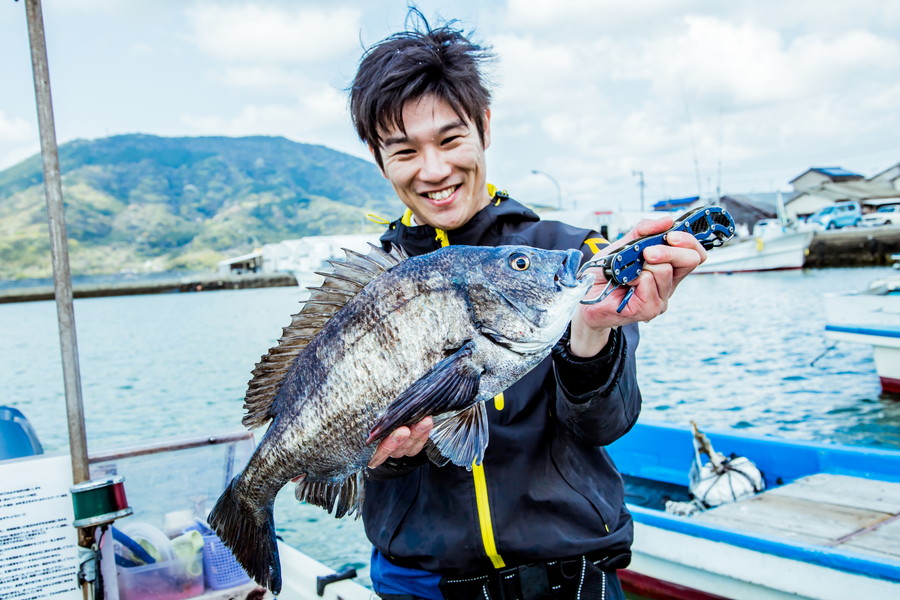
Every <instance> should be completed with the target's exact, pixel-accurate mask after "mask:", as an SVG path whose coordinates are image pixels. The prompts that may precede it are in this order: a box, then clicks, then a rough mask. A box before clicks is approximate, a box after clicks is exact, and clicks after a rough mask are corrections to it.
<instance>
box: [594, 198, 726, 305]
mask: <svg viewBox="0 0 900 600" xmlns="http://www.w3.org/2000/svg"><path fill="white" fill-rule="evenodd" d="M734 229H735V226H734V219H732V218H731V215H730V214H728V211H727V210H725V209H724V208H721V207H718V206H701V207H700V208H695V209H694V210H691V211H689V212H687V213H685V214H683V215H681V216H680V217H679V218H678V219H677V220H676V221H675V224H674V225H672V227H671V228H670V229H668V230H667V231H664V232H663V233H656V234H653V235H647V236H644V237H642V238H638V239H636V240H634V241H632V242H631V243H630V244H628V245H627V246H625V247H624V248H620V249H619V250H616V251H615V252H612V253H610V254H607V255H606V256H599V257H596V258H592V259H591V260H589V261H587V262H586V263H584V264H583V265H582V266H581V268H580V269H579V270H578V276H579V277H580V276H581V275H582V274H584V272H585V271H586V270H587V269H591V268H600V269H603V276H604V277H606V281H607V282H608V283H607V284H606V287H605V288H604V289H603V292H601V293H600V295H599V296H597V297H596V298H592V299H590V300H582V301H581V303H582V304H597V303H599V302H602V301H603V300H604V299H605V298H606V297H607V296H609V295H610V294H611V293H612V292H613V291H614V290H615V289H617V288H619V287H623V286H624V287H628V292H627V293H626V294H625V297H624V298H623V299H622V303H621V304H619V307H618V308H617V309H616V312H622V310H623V309H624V308H625V305H627V304H628V301H629V300H631V296H632V295H633V294H634V286H629V285H628V283H629V282H632V281H634V280H635V279H637V278H638V276H639V275H640V274H641V272H642V271H643V270H644V254H643V253H644V249H645V248H648V247H650V246H657V245H659V244H666V243H667V242H666V238H667V236H668V235H669V233H670V232H672V231H684V232H687V233H690V234H691V235H693V236H694V237H695V238H697V241H698V242H700V245H701V246H703V247H704V248H705V249H706V250H711V249H712V248H715V247H717V246H721V245H722V244H724V243H725V242H727V241H728V240H730V239H731V238H732V237H734Z"/></svg>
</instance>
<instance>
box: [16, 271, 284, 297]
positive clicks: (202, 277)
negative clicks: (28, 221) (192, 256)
mask: <svg viewBox="0 0 900 600" xmlns="http://www.w3.org/2000/svg"><path fill="white" fill-rule="evenodd" d="M294 285H297V280H296V279H294V276H293V275H291V274H290V273H248V274H244V275H218V274H209V275H207V274H199V275H194V276H190V277H178V278H172V279H158V280H150V281H128V282H122V283H98V284H75V285H74V286H73V288H72V294H73V296H74V297H75V298H100V297H105V296H131V295H137V294H171V293H178V292H208V291H213V290H244V289H250V288H261V287H285V286H294ZM52 299H53V286H52V285H47V286H35V287H23V288H9V289H0V304H3V303H7V302H32V301H35V300H52Z"/></svg>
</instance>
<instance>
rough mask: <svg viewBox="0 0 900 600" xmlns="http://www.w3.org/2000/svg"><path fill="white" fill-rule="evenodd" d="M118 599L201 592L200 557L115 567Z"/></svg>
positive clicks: (159, 599)
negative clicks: (138, 565)
mask: <svg viewBox="0 0 900 600" xmlns="http://www.w3.org/2000/svg"><path fill="white" fill-rule="evenodd" d="M118 579H119V599H120V600H182V599H184V598H193V597H194V596H199V595H200V594H202V593H203V561H202V560H201V557H200V553H199V552H198V553H197V554H196V555H194V557H193V558H190V559H188V560H180V559H172V560H167V561H163V562H159V563H153V564H149V565H143V566H140V567H130V568H129V567H121V566H120V567H118Z"/></svg>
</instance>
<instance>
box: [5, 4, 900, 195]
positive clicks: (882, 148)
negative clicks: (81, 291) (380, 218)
mask: <svg viewBox="0 0 900 600" xmlns="http://www.w3.org/2000/svg"><path fill="white" fill-rule="evenodd" d="M417 6H418V7H419V8H420V9H421V10H422V12H423V13H424V14H425V15H426V17H427V18H428V19H429V20H430V22H431V23H432V25H436V24H440V23H441V22H443V21H444V20H448V19H457V20H458V25H459V26H460V27H462V28H463V29H464V30H465V31H467V32H470V33H471V37H472V39H473V40H474V41H476V42H478V43H480V44H483V45H488V46H490V47H491V48H492V50H493V52H494V53H495V55H496V60H495V61H494V62H493V63H491V65H490V68H489V73H488V76H489V78H490V81H491V85H492V91H493V102H492V110H491V114H492V120H491V127H492V143H491V147H490V148H489V149H488V151H487V161H488V180H489V181H491V182H493V183H494V184H496V185H497V186H498V187H500V188H502V189H507V190H508V191H509V192H510V194H511V195H512V196H513V197H514V198H516V199H519V200H521V201H524V202H530V203H543V204H551V205H552V204H556V203H557V201H558V199H559V197H560V196H561V197H562V203H563V207H564V208H578V209H595V210H637V209H639V208H640V207H641V203H642V200H641V187H640V185H639V184H640V181H641V179H643V182H644V188H643V191H644V200H643V202H644V204H645V206H646V207H649V206H650V204H652V203H653V202H655V201H657V200H660V199H665V198H681V197H687V196H695V195H703V196H707V195H709V196H712V195H714V194H716V191H717V190H719V191H721V193H723V194H725V193H750V192H766V191H774V190H776V189H783V190H787V189H790V185H789V181H790V180H791V179H793V178H794V177H796V176H798V175H800V174H801V173H803V172H804V171H805V170H806V169H808V168H810V167H823V166H841V167H844V168H846V169H850V170H852V171H855V172H858V173H861V174H862V175H865V176H867V177H869V176H872V175H875V174H877V173H878V172H880V171H882V170H884V169H887V168H889V167H891V166H893V165H895V164H897V163H898V162H900V2H898V1H895V0H890V1H885V0H846V1H845V0H828V1H827V2H821V1H811V0H777V1H776V0H733V1H728V2H721V1H713V0H633V1H630V2H625V1H622V0H547V1H537V0H503V1H501V0H482V1H475V0H472V1H470V0H462V1H458V2H453V1H452V0H442V1H430V0H428V1H426V0H421V1H419V2H418V3H417ZM43 14H44V22H45V30H46V38H47V46H48V54H49V63H50V79H51V87H52V92H53V104H54V111H55V120H56V132H57V137H58V140H59V142H60V143H64V142H67V141H71V140H74V139H79V138H81V139H95V138H100V137H105V136H108V135H115V134H123V133H149V134H156V135H163V136H200V135H227V136H245V135H280V136H284V137H286V138H288V139H291V140H294V141H297V142H304V143H311V144H321V145H324V146H328V147H330V148H334V149H336V150H340V151H342V152H347V153H349V154H352V155H355V156H359V157H361V158H364V159H366V160H371V157H370V155H369V152H368V149H367V148H366V147H365V146H364V145H363V144H362V143H361V142H360V141H359V139H358V138H357V136H356V135H355V133H354V131H353V129H352V127H351V125H350V117H349V111H348V103H347V96H346V92H345V90H346V88H347V86H348V85H349V83H350V81H351V80H352V78H353V75H354V72H355V69H356V66H357V64H358V61H359V58H360V56H361V54H362V52H363V51H364V49H365V48H367V47H369V46H371V45H372V44H374V43H376V42H377V41H379V40H381V39H383V38H384V37H386V36H387V35H389V34H391V33H393V32H395V31H399V30H401V29H404V28H405V25H406V15H407V2H406V0H330V1H329V2H322V1H317V2H310V1H305V0H268V1H266V2H254V1H251V0H244V1H231V0H217V1H210V0H152V1H151V0H143V1H123V0H44V2H43ZM38 151H39V138H38V129H37V118H36V111H35V101H34V87H33V82H32V75H31V62H30V56H29V49H28V36H27V28H26V22H25V7H24V2H13V1H12V0H6V1H4V2H0V169H5V168H7V167H9V166H12V165H14V164H16V163H17V162H19V161H21V160H24V159H25V158H27V157H29V156H31V155H33V154H35V153H37V152H38ZM534 171H537V173H534Z"/></svg>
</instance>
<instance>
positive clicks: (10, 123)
mask: <svg viewBox="0 0 900 600" xmlns="http://www.w3.org/2000/svg"><path fill="white" fill-rule="evenodd" d="M36 135H37V134H36V133H35V132H34V130H33V129H32V127H31V124H30V123H28V122H27V121H25V119H16V118H9V117H7V116H6V113H4V112H3V111H2V110H0V139H2V140H3V141H4V142H6V143H10V142H12V143H22V142H25V141H28V140H30V139H31V138H33V137H36Z"/></svg>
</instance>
